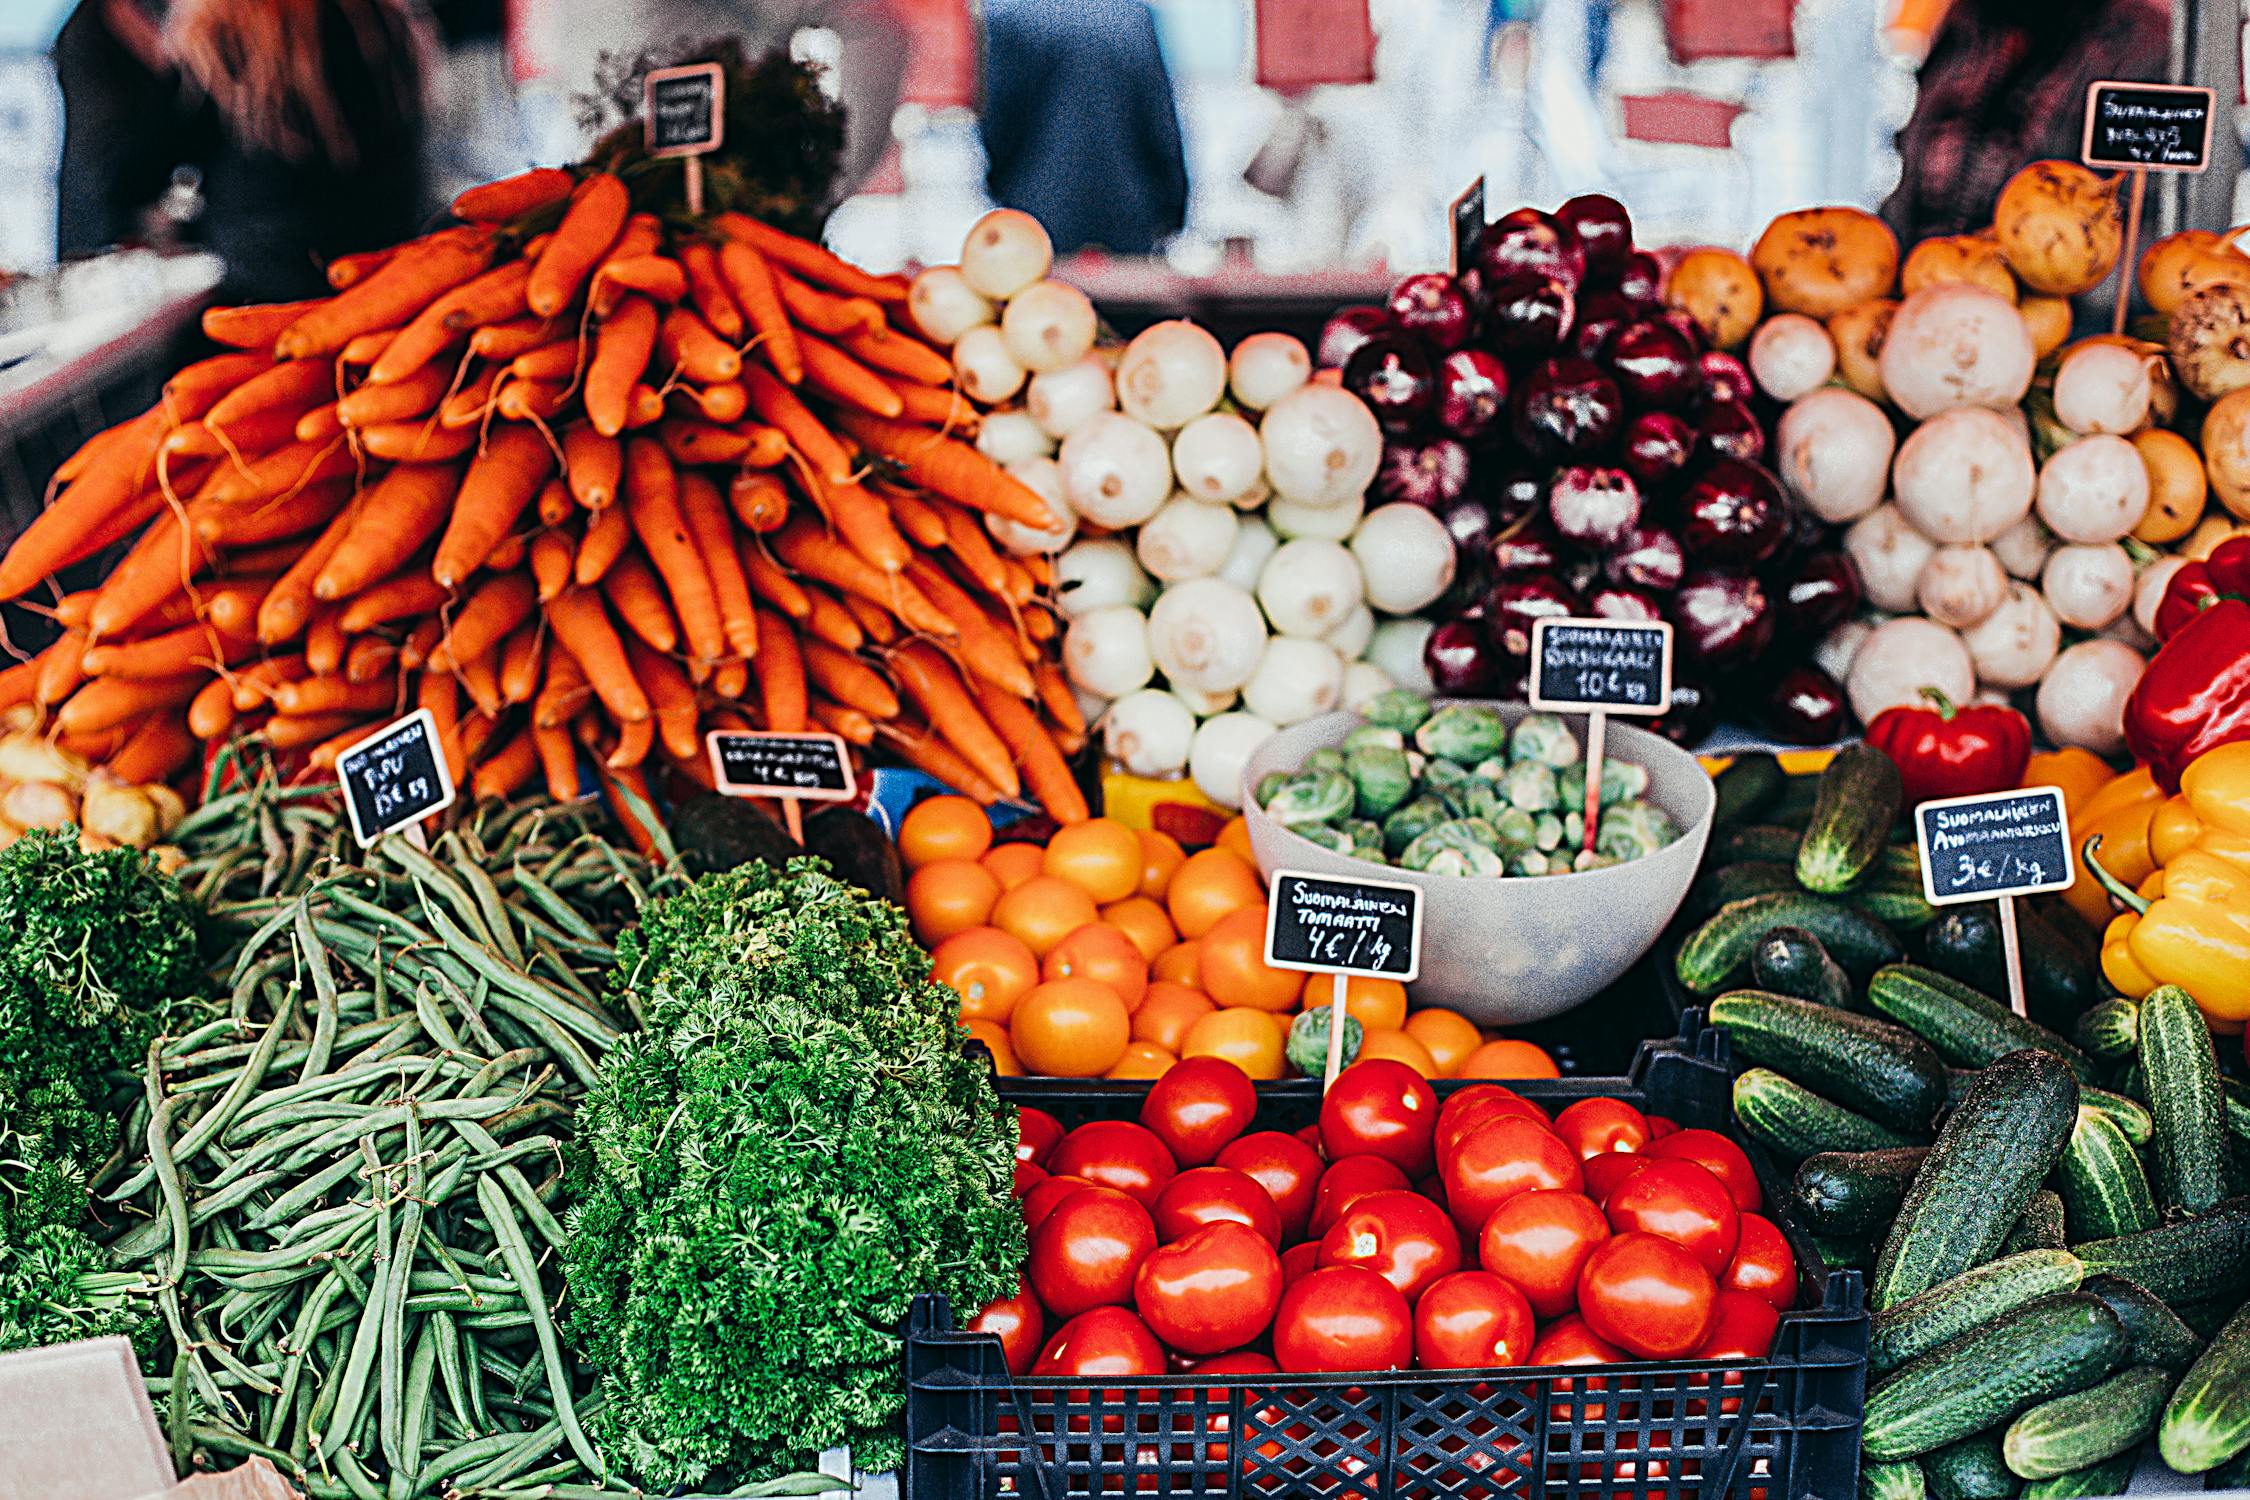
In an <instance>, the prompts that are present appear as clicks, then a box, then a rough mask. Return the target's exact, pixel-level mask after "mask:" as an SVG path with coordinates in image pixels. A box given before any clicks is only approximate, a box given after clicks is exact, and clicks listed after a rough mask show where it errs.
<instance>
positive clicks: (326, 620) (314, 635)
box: [305, 604, 347, 676]
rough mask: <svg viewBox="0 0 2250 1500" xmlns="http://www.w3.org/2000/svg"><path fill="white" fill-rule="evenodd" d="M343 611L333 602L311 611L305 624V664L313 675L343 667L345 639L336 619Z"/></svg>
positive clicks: (338, 669)
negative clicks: (308, 620)
mask: <svg viewBox="0 0 2250 1500" xmlns="http://www.w3.org/2000/svg"><path fill="white" fill-rule="evenodd" d="M341 613H343V611H341V610H339V609H338V608H337V607H336V606H335V605H333V604H323V605H321V606H320V607H319V608H318V609H316V610H314V611H313V614H312V619H311V621H310V622H308V623H307V624H306V626H305V665H306V666H307V667H310V668H311V669H312V671H313V675H315V676H320V675H322V674H325V673H329V672H341V671H342V670H343V669H344V650H345V646H346V644H347V643H346V639H345V636H344V628H343V626H341V625H339V624H338V623H337V621H336V617H337V616H338V615H339V614H341Z"/></svg>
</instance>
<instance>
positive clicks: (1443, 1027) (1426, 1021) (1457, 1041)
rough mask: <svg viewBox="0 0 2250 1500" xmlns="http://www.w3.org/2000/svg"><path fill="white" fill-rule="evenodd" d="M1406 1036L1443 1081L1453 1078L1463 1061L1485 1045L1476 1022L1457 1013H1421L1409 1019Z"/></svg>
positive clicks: (1439, 1011)
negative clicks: (1433, 1064) (1421, 1049)
mask: <svg viewBox="0 0 2250 1500" xmlns="http://www.w3.org/2000/svg"><path fill="white" fill-rule="evenodd" d="M1406 1034H1407V1035H1408V1036H1410V1037H1412V1038H1414V1040H1416V1041H1417V1042H1420V1043H1421V1044H1422V1048H1423V1050H1424V1051H1426V1052H1428V1053H1429V1054H1430V1061H1431V1062H1433V1063H1436V1064H1437V1070H1438V1071H1437V1076H1439V1077H1441V1078H1451V1077H1452V1076H1453V1075H1454V1073H1455V1071H1456V1070H1458V1069H1459V1068H1460V1066H1461V1060H1462V1059H1463V1058H1465V1057H1467V1056H1468V1055H1469V1054H1470V1053H1472V1052H1474V1051H1476V1050H1477V1048H1479V1047H1481V1046H1483V1045H1484V1033H1482V1032H1480V1031H1478V1030H1477V1025H1476V1022H1474V1021H1472V1020H1470V1019H1469V1018H1468V1017H1467V1016H1464V1015H1462V1014H1461V1013H1460V1012H1459V1011H1457V1010H1441V1009H1431V1010H1418V1011H1416V1012H1414V1014H1413V1015H1411V1016H1408V1017H1407V1018H1406Z"/></svg>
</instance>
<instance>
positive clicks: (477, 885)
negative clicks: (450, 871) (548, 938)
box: [460, 860, 523, 969]
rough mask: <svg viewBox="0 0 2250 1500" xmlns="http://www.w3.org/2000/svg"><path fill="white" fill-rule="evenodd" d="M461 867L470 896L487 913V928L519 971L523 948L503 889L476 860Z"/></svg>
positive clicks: (485, 920)
mask: <svg viewBox="0 0 2250 1500" xmlns="http://www.w3.org/2000/svg"><path fill="white" fill-rule="evenodd" d="M460 868H461V879H462V881H463V883H465V884H466V885H467V886H468V888H469V895H470V896H471V897H473V898H474V899H475V901H476V904H477V910H478V911H479V912H481V913H482V914H483V916H484V925H485V927H486V929H487V930H488V931H490V932H491V934H492V936H493V938H494V939H495V940H496V945H497V947H498V949H499V953H500V956H501V957H502V958H504V959H506V960H507V961H508V962H509V963H512V964H514V965H515V966H516V967H517V968H519V969H520V968H522V967H523V948H522V947H521V945H519V944H518V943H517V941H516V933H515V923H514V921H512V920H511V914H510V912H509V910H508V906H507V903H506V902H504V901H502V900H501V899H500V891H499V888H498V887H496V886H495V885H493V883H492V877H491V876H490V875H488V874H486V873H485V871H484V867H483V866H482V865H480V864H478V863H477V862H476V861H474V860H468V861H464V862H463V863H462V865H461V867H460Z"/></svg>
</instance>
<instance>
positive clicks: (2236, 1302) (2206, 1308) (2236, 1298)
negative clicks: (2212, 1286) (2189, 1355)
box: [2171, 1287, 2242, 1353]
mask: <svg viewBox="0 0 2250 1500" xmlns="http://www.w3.org/2000/svg"><path fill="white" fill-rule="evenodd" d="M2171 1306H2172V1311H2173V1312H2174V1313H2175V1314H2177V1315H2178V1317H2179V1320H2180V1321H2181V1322H2182V1323H2184V1324H2186V1325H2187V1330H2188V1332H2190V1333H2192V1334H2194V1335H2195V1336H2196V1337H2197V1338H2198V1339H2200V1340H2201V1341H2202V1343H2203V1345H2204V1347H2209V1345H2210V1343H2211V1340H2213V1339H2215V1338H2217V1337H2218V1336H2219V1330H2220V1329H2222V1328H2224V1327H2226V1326H2227V1321H2228V1319H2230V1318H2232V1317H2233V1316H2234V1315H2235V1313H2236V1312H2238V1311H2240V1310H2241V1307H2242V1288H2240V1287H2236V1288H2234V1289H2233V1290H2232V1291H2225V1292H2220V1293H2219V1294H2217V1295H2216V1296H2211V1297H2197V1298H2194V1299H2192V1300H2190V1301H2186V1302H2180V1303H2177V1304H2171ZM2196 1352H2197V1353H2201V1352H2202V1350H2201V1349H2198V1350H2197V1351H2196Z"/></svg>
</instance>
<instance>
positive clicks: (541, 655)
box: [500, 618, 547, 703]
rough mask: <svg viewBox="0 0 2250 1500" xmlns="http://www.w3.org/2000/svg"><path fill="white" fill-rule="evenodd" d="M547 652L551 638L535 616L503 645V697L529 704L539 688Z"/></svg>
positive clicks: (501, 671) (501, 674)
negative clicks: (547, 636)
mask: <svg viewBox="0 0 2250 1500" xmlns="http://www.w3.org/2000/svg"><path fill="white" fill-rule="evenodd" d="M546 654H547V638H546V636H545V634H544V633H542V631H541V629H540V624H539V621H538V620H537V619H536V618H534V619H529V620H526V621H524V623H523V624H521V625H518V626H517V627H516V628H515V631H514V633H513V634H511V635H510V636H509V637H508V639H507V640H506V641H504V642H502V643H501V646H500V696H501V697H502V698H504V699H505V700H507V701H508V702H510V703H529V702H530V701H531V699H532V696H533V695H534V694H536V693H537V692H538V691H539V671H540V668H541V667H542V666H543V665H544V664H545V659H546Z"/></svg>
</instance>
